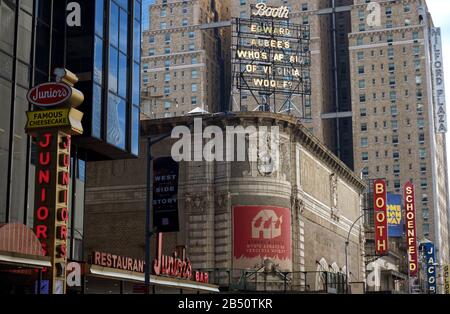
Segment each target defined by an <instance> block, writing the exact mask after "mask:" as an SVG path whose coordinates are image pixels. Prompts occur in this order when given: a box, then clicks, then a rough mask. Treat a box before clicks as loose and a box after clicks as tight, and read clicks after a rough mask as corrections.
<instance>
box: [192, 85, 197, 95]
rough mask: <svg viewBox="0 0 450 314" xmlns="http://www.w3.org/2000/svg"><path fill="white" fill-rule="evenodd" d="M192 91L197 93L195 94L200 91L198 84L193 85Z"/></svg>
mask: <svg viewBox="0 0 450 314" xmlns="http://www.w3.org/2000/svg"><path fill="white" fill-rule="evenodd" d="M191 91H192V92H193V93H195V92H197V91H198V87H197V84H192V85H191Z"/></svg>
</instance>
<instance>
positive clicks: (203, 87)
mask: <svg viewBox="0 0 450 314" xmlns="http://www.w3.org/2000/svg"><path fill="white" fill-rule="evenodd" d="M145 9H146V8H144V10H145ZM147 9H148V8H147ZM149 10H150V14H149V30H148V31H145V32H144V33H143V44H142V50H143V53H142V86H143V88H142V89H143V96H144V97H143V106H142V107H143V113H144V114H146V115H148V116H150V117H151V118H161V117H173V116H180V115H184V114H187V113H188V112H190V111H192V110H194V109H196V108H200V109H202V110H206V111H208V112H217V111H220V109H221V107H222V106H223V105H222V104H223V102H224V101H225V99H226V97H227V94H228V92H227V90H226V88H225V89H222V88H221V87H222V86H224V85H225V84H223V81H224V80H226V77H225V76H224V75H225V73H226V71H225V64H226V59H227V58H226V53H227V52H226V50H225V49H224V48H223V45H222V43H221V42H222V37H223V36H224V32H225V31H224V30H220V29H217V28H216V29H215V28H209V29H203V28H202V26H204V25H207V24H210V23H214V22H217V21H219V20H220V19H221V15H223V16H225V17H226V10H225V9H224V8H223V7H222V6H221V2H220V1H210V0H190V1H176V0H169V1H167V0H156V1H155V3H154V4H153V5H151V6H150V8H149ZM224 10H225V11H224ZM228 59H229V57H228Z"/></svg>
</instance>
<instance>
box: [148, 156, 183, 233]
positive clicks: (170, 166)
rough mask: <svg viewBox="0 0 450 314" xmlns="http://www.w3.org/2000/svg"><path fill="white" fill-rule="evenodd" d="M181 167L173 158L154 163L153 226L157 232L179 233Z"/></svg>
mask: <svg viewBox="0 0 450 314" xmlns="http://www.w3.org/2000/svg"><path fill="white" fill-rule="evenodd" d="M178 172H179V165H178V163H177V162H176V161H174V160H173V159H172V157H161V158H157V159H155V160H154V161H153V173H154V175H153V226H154V227H156V229H157V232H177V231H179V230H180V227H179V222H178Z"/></svg>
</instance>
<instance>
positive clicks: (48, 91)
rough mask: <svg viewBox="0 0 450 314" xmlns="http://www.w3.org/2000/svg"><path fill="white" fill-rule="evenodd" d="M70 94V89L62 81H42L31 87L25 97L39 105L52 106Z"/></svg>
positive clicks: (64, 99) (60, 102)
mask: <svg viewBox="0 0 450 314" xmlns="http://www.w3.org/2000/svg"><path fill="white" fill-rule="evenodd" d="M71 96H72V89H71V88H70V86H68V85H66V84H64V83H43V84H39V85H38V86H35V87H33V88H32V89H30V91H29V92H28V94H27V99H28V101H29V102H30V103H32V104H33V105H36V106H39V107H53V106H57V105H60V104H62V103H64V102H65V101H67V100H69V99H70V97H71Z"/></svg>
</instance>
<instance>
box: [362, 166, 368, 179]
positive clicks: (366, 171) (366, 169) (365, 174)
mask: <svg viewBox="0 0 450 314" xmlns="http://www.w3.org/2000/svg"><path fill="white" fill-rule="evenodd" d="M361 173H362V175H363V176H364V177H368V176H369V168H368V167H365V168H364V169H363V170H362V172H361Z"/></svg>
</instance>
